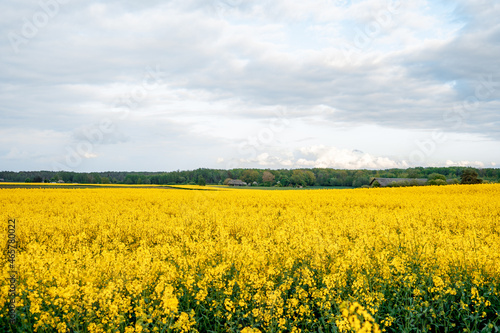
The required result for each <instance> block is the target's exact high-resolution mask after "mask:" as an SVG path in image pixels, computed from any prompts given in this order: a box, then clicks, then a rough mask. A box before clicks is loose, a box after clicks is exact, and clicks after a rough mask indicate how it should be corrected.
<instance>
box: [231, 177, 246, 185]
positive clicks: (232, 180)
mask: <svg viewBox="0 0 500 333" xmlns="http://www.w3.org/2000/svg"><path fill="white" fill-rule="evenodd" d="M227 184H228V185H229V186H246V185H247V183H245V182H244V181H242V180H239V179H231V180H230V181H229V182H228V183H227Z"/></svg>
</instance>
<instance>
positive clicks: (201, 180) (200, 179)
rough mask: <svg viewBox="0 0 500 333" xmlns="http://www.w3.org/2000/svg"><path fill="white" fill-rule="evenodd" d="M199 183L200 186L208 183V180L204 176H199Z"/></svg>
mask: <svg viewBox="0 0 500 333" xmlns="http://www.w3.org/2000/svg"><path fill="white" fill-rule="evenodd" d="M198 185H199V186H205V185H207V182H206V181H205V178H203V176H198Z"/></svg>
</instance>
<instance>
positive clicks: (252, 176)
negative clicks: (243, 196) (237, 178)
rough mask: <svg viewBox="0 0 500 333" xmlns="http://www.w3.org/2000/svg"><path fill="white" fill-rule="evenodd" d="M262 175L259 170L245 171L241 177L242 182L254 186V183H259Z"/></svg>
mask: <svg viewBox="0 0 500 333" xmlns="http://www.w3.org/2000/svg"><path fill="white" fill-rule="evenodd" d="M259 177H260V174H259V172H258V171H257V170H245V171H243V174H242V175H241V180H243V181H244V182H247V184H252V183H253V182H258V181H259Z"/></svg>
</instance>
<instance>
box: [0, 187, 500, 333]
mask: <svg viewBox="0 0 500 333" xmlns="http://www.w3.org/2000/svg"><path fill="white" fill-rule="evenodd" d="M9 219H15V220H16V229H15V240H16V246H17V248H16V252H15V270H16V274H17V275H16V280H15V286H16V294H17V296H16V298H15V300H14V301H15V313H14V314H15V317H14V318H15V320H14V321H12V322H11V317H10V315H11V314H12V311H11V310H10V309H9V306H10V304H12V293H11V292H9V288H11V283H10V282H9V281H10V280H8V278H9V277H10V276H11V273H10V271H11V264H12V262H10V259H8V258H10V257H8V256H7V255H5V256H2V261H1V265H2V282H1V283H0V288H1V292H0V309H1V311H0V328H1V331H2V332H4V331H6V332H8V331H12V332H128V333H131V332H381V331H387V332H423V331H432V332H499V331H500V185H453V186H429V187H411V188H410V187H408V188H385V189H357V190H310V191H261V190H252V191H248V190H237V189H231V190H227V189H226V190H215V189H213V190H211V191H197V190H183V189H165V188H119V187H117V188H102V189H100V188H97V189H70V188H60V189H0V221H1V223H3V226H2V227H1V228H0V231H1V233H0V238H1V245H2V247H3V248H4V249H7V248H8V246H9V239H10V238H9V237H10V236H9V235H8V227H7V225H8V220H9Z"/></svg>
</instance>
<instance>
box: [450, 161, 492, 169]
mask: <svg viewBox="0 0 500 333" xmlns="http://www.w3.org/2000/svg"><path fill="white" fill-rule="evenodd" d="M445 165H446V166H450V167H452V166H459V167H475V168H484V163H483V162H480V161H458V162H454V161H451V160H447V161H446V163H445ZM491 165H492V166H495V165H496V163H491Z"/></svg>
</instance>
